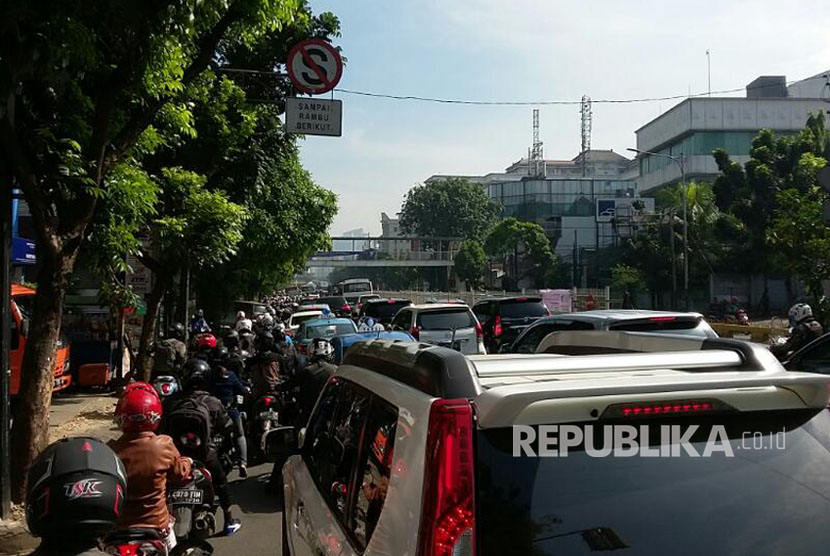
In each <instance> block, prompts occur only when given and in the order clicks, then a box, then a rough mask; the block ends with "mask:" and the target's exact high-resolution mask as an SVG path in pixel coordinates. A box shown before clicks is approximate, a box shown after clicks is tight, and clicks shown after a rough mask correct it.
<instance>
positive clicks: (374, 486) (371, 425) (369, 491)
mask: <svg viewBox="0 0 830 556" xmlns="http://www.w3.org/2000/svg"><path fill="white" fill-rule="evenodd" d="M397 422H398V410H397V409H396V408H395V406H393V405H391V404H389V403H387V402H385V401H383V400H381V399H380V398H377V397H375V398H374V399H373V400H372V408H371V411H370V413H369V419H368V421H367V424H366V432H365V434H364V436H363V445H362V449H361V456H360V460H361V461H360V466H359V469H361V470H362V474H359V475H358V477H357V480H358V484H359V486H358V490H357V500H356V502H355V506H354V509H353V510H352V512H351V514H350V516H349V528H350V529H351V531H352V532H353V533H354V535H355V539H356V540H357V542H358V545H359V546H360V547H361V548H363V547H365V546H366V545H367V544H368V543H369V539H371V538H372V533H373V532H374V530H375V526H376V525H377V523H378V519H379V518H380V512H381V510H382V509H383V503H384V502H385V501H386V493H387V491H388V489H389V477H390V475H391V472H392V454H393V452H394V448H395V432H396V425H397Z"/></svg>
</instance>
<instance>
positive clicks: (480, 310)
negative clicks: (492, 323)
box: [473, 303, 491, 324]
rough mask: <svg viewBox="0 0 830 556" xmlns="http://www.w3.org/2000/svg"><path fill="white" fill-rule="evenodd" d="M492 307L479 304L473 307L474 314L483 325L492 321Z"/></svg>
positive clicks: (486, 304)
mask: <svg viewBox="0 0 830 556" xmlns="http://www.w3.org/2000/svg"><path fill="white" fill-rule="evenodd" d="M490 307H491V305H490V303H479V304H478V305H476V306H475V307H473V313H475V315H476V318H477V319H478V322H480V323H481V324H485V323H486V322H487V321H489V320H490Z"/></svg>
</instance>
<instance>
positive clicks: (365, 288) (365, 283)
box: [334, 278, 375, 307]
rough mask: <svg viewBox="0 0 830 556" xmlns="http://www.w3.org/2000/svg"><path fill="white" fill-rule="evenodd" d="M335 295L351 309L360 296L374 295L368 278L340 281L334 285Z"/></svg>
mask: <svg viewBox="0 0 830 556" xmlns="http://www.w3.org/2000/svg"><path fill="white" fill-rule="evenodd" d="M334 290H335V292H334V293H335V294H339V295H342V296H343V297H345V298H346V301H348V302H349V303H350V304H351V305H352V306H353V307H354V306H355V305H357V302H358V300H359V299H360V296H361V295H370V294H373V293H375V291H374V289H373V288H372V281H371V280H369V279H368V278H352V279H350V280H342V281H340V282H337V284H335V285H334Z"/></svg>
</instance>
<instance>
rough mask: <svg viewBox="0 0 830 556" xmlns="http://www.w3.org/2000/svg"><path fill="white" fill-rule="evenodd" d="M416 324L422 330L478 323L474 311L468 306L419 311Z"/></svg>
mask: <svg viewBox="0 0 830 556" xmlns="http://www.w3.org/2000/svg"><path fill="white" fill-rule="evenodd" d="M416 324H417V326H418V327H419V328H420V329H421V330H452V329H453V328H455V329H458V328H471V327H473V326H475V325H476V323H475V318H474V317H473V313H472V312H471V311H470V310H469V309H467V308H466V307H465V308H463V309H444V310H441V311H426V312H423V313H418V322H417V323H416Z"/></svg>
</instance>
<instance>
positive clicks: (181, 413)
mask: <svg viewBox="0 0 830 556" xmlns="http://www.w3.org/2000/svg"><path fill="white" fill-rule="evenodd" d="M165 420H166V421H167V424H166V426H165V429H166V431H167V433H168V434H169V435H170V436H171V437H172V438H173V442H174V443H175V444H176V447H177V448H178V449H179V451H180V452H182V454H184V455H188V456H195V459H201V460H204V459H205V458H206V457H207V453H208V449H209V447H210V444H211V441H212V436H211V430H210V411H209V410H208V406H207V405H206V404H205V403H204V401H202V396H199V397H183V398H180V399H178V400H176V402H175V403H174V405H173V407H172V408H171V409H170V411H168V412H167V415H166V416H165ZM187 433H194V434H195V435H196V437H197V438H198V445H197V446H192V445H185V442H184V440H183V438H182V437H183V436H185V435H186V434H187Z"/></svg>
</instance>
